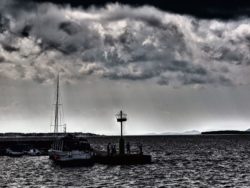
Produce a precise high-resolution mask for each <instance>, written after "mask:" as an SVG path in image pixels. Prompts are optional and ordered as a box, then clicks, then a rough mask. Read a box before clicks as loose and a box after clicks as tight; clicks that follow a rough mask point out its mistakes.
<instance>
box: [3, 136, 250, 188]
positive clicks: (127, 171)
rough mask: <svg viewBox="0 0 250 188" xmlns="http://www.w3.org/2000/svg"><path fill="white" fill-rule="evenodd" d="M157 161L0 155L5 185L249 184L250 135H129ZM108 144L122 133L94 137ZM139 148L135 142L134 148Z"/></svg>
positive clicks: (97, 144)
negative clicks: (84, 162) (64, 162)
mask: <svg viewBox="0 0 250 188" xmlns="http://www.w3.org/2000/svg"><path fill="white" fill-rule="evenodd" d="M127 140H129V141H130V143H131V145H136V143H138V142H142V143H144V152H145V153H147V152H148V153H150V154H151V155H152V156H153V161H154V164H151V165H138V166H106V165H94V166H93V167H80V168H60V167H58V166H54V165H53V164H52V162H51V161H50V160H49V159H48V157H44V156H42V157H21V158H10V157H0V187H4V186H6V187H11V186H12V187H29V186H30V187H62V186H76V187H77V186H79V187H120V186H123V187H160V186H162V187H164V186H171V187H178V186H180V187H183V186H185V187H208V186H209V187H211V186H212V187H225V186H228V187H248V186H250V181H249V179H250V158H249V156H250V136H165V137H163V136H162V137H129V138H127ZM89 141H90V143H92V145H93V146H94V147H96V148H99V149H105V147H106V144H107V143H108V142H113V143H114V142H116V141H117V138H112V137H108V138H91V139H89ZM134 149H135V150H136V148H134Z"/></svg>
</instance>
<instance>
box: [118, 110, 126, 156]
mask: <svg viewBox="0 0 250 188" xmlns="http://www.w3.org/2000/svg"><path fill="white" fill-rule="evenodd" d="M116 119H117V122H120V124H121V136H120V140H119V154H120V155H124V153H125V146H124V138H123V122H125V121H127V114H125V113H124V112H123V111H122V110H121V111H120V112H119V113H118V114H116Z"/></svg>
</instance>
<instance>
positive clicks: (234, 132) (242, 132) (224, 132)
mask: <svg viewBox="0 0 250 188" xmlns="http://www.w3.org/2000/svg"><path fill="white" fill-rule="evenodd" d="M201 134H250V131H232V130H226V131H209V132H202V133H201Z"/></svg>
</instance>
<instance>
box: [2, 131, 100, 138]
mask: <svg viewBox="0 0 250 188" xmlns="http://www.w3.org/2000/svg"><path fill="white" fill-rule="evenodd" d="M64 134H65V133H56V135H58V136H59V135H64ZM70 134H73V135H75V136H99V135H97V134H93V133H82V132H72V133H70ZM0 136H14V137H15V136H45V137H46V136H55V133H19V132H16V133H15V132H9V133H8V132H7V133H0Z"/></svg>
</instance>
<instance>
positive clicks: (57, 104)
mask: <svg viewBox="0 0 250 188" xmlns="http://www.w3.org/2000/svg"><path fill="white" fill-rule="evenodd" d="M58 113H59V74H58V75H57V81H56V106H55V127H54V133H58Z"/></svg>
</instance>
